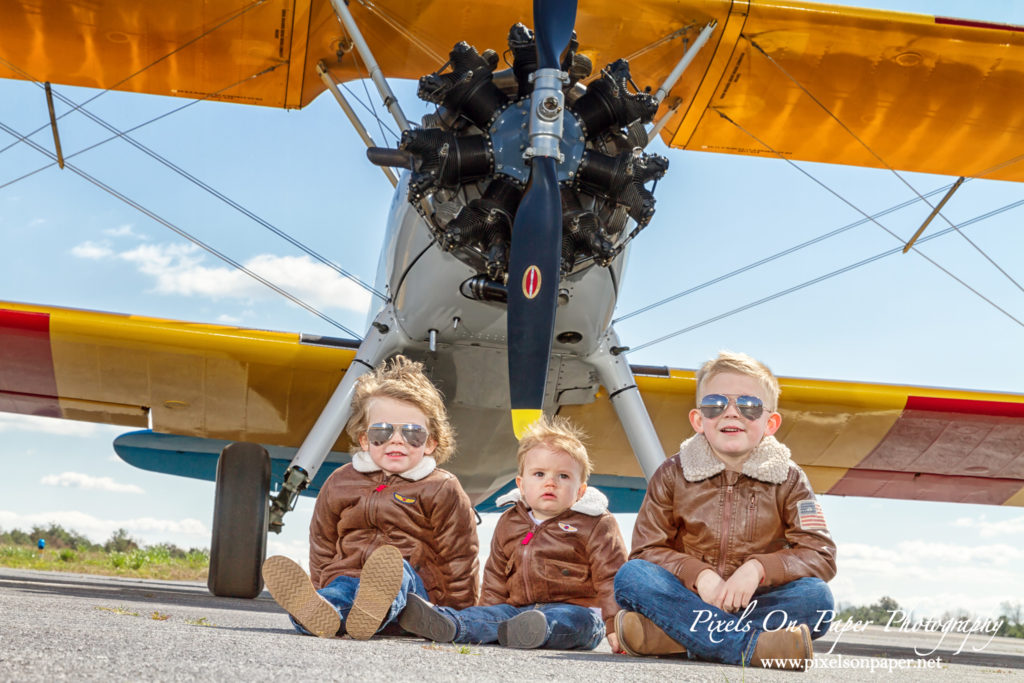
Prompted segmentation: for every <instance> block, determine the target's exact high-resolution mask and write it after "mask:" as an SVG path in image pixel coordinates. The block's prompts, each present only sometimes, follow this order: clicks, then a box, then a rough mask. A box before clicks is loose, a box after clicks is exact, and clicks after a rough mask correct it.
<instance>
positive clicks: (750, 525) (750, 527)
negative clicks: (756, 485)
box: [747, 492, 755, 541]
mask: <svg viewBox="0 0 1024 683" xmlns="http://www.w3.org/2000/svg"><path fill="white" fill-rule="evenodd" d="M754 497H755V496H754V494H753V492H751V494H750V504H749V505H748V506H747V540H748V541H753V540H754Z"/></svg>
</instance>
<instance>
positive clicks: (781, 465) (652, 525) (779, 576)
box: [630, 434, 836, 592]
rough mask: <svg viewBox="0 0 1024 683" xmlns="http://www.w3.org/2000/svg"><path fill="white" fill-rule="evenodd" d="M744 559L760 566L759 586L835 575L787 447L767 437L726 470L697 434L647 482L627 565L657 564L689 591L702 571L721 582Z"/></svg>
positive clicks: (816, 510)
mask: <svg viewBox="0 0 1024 683" xmlns="http://www.w3.org/2000/svg"><path fill="white" fill-rule="evenodd" d="M750 558H755V559H757V560H758V561H759V562H760V563H761V564H762V565H763V566H764V570H765V578H764V583H763V584H762V586H761V587H762V588H770V587H772V586H778V585H780V584H784V583H789V582H790V581H794V580H796V579H799V578H802V577H805V576H814V577H817V578H820V579H822V580H824V581H829V580H830V579H832V577H833V576H835V574H836V546H835V543H834V542H833V541H832V537H831V535H830V534H829V532H828V528H827V526H826V524H825V518H824V514H823V513H822V511H821V508H820V506H819V505H818V503H817V501H816V500H815V497H814V492H813V491H812V490H811V487H810V484H809V483H808V481H807V476H806V475H805V474H804V472H803V470H801V469H800V467H799V466H798V465H797V464H796V463H794V462H793V461H792V460H790V458H789V449H788V448H786V447H785V446H784V445H782V444H781V443H779V442H778V441H777V440H776V439H775V438H774V437H766V438H765V439H764V440H763V441H762V442H761V444H760V445H758V447H757V448H756V449H754V452H753V453H752V454H751V456H750V458H749V459H748V460H747V461H746V463H744V465H743V472H742V473H738V472H731V471H727V470H725V465H724V463H722V461H720V460H719V459H718V458H716V457H715V456H714V454H713V453H712V452H711V449H710V446H708V443H707V439H705V438H704V436H703V435H702V434H697V435H696V436H694V437H692V438H690V439H688V440H686V441H684V442H683V444H682V446H681V447H680V452H679V453H677V454H676V455H674V456H672V457H671V458H669V459H668V460H666V461H665V463H664V464H662V465H661V467H659V468H658V470H657V472H655V473H654V476H653V477H651V480H650V482H648V484H647V495H646V497H645V498H644V502H643V505H641V507H640V512H639V514H638V515H637V519H636V526H635V527H634V529H633V552H632V553H631V554H630V559H642V560H647V561H648V562H653V563H654V564H657V565H660V566H662V567H664V568H665V569H668V570H669V571H670V572H672V573H673V574H674V575H675V576H676V577H677V578H678V579H679V580H680V581H681V582H682V583H683V585H685V586H686V587H687V588H689V589H690V590H692V591H694V592H696V587H695V583H696V580H697V575H698V574H700V573H701V572H702V571H704V570H705V569H712V570H714V571H715V572H717V573H718V574H719V575H720V576H721V577H722V578H728V577H729V576H730V575H731V574H732V573H733V572H734V571H736V569H738V568H739V566H740V565H741V564H743V563H744V562H746V561H747V560H748V559H750Z"/></svg>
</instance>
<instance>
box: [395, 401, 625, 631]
mask: <svg viewBox="0 0 1024 683" xmlns="http://www.w3.org/2000/svg"><path fill="white" fill-rule="evenodd" d="M580 437H581V433H580V431H579V430H578V429H576V428H575V427H573V426H572V425H571V424H570V423H569V421H568V420H565V419H563V418H555V419H553V420H549V419H547V418H542V419H541V420H538V421H537V422H536V423H534V424H533V425H532V426H531V427H530V428H529V429H527V431H526V433H525V434H524V435H523V438H522V440H521V441H520V442H519V455H518V457H519V476H517V477H516V486H517V487H518V488H517V489H516V490H513V491H512V492H511V493H509V494H506V495H505V496H502V497H501V498H499V499H498V503H499V505H500V504H503V503H514V505H513V507H512V508H511V509H509V510H508V511H506V512H505V513H504V514H502V516H501V518H500V519H499V520H498V525H497V527H496V528H495V530H494V537H493V540H492V542H491V554H490V557H488V559H487V564H486V565H485V568H484V581H483V589H482V592H481V598H480V605H479V606H476V607H470V608H468V609H462V610H459V609H452V608H451V607H444V606H433V605H431V604H430V603H428V602H426V601H424V600H421V599H419V598H418V597H417V596H414V595H410V596H409V604H408V607H407V608H406V610H405V611H404V612H403V613H402V615H401V616H400V617H399V624H401V626H402V627H403V628H404V629H406V630H407V631H411V632H412V633H416V634H419V635H421V636H423V637H425V638H429V639H431V640H435V641H440V642H453V641H454V642H457V643H493V642H495V641H497V642H498V643H501V644H502V645H505V646H507V647H517V648H538V647H544V648H550V649H559V650H570V649H585V650H592V649H594V648H595V647H597V645H598V643H600V642H601V640H602V638H603V637H604V636H605V632H606V626H607V627H608V631H607V632H608V640H609V643H610V644H611V645H612V647H613V649H618V642H617V641H616V639H615V634H614V632H613V631H612V628H611V626H612V623H613V621H614V617H615V613H616V611H617V610H618V606H617V605H616V604H615V597H614V586H613V580H614V577H615V572H616V571H617V570H618V568H619V567H620V566H621V565H622V563H623V562H625V560H626V544H625V542H624V541H623V539H622V534H621V532H620V531H619V526H618V524H617V523H616V521H615V518H614V517H613V516H612V515H611V514H610V513H609V512H608V499H607V498H606V497H605V496H604V494H602V493H600V492H599V491H598V490H597V489H594V488H588V487H587V483H586V481H587V477H588V476H589V474H590V470H591V464H590V458H589V457H588V455H587V451H586V448H585V447H584V446H583V443H582V441H581V438H580Z"/></svg>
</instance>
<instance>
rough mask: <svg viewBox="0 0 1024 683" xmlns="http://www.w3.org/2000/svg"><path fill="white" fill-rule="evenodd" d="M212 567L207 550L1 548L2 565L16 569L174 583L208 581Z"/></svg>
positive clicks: (159, 548) (160, 548)
mask: <svg viewBox="0 0 1024 683" xmlns="http://www.w3.org/2000/svg"><path fill="white" fill-rule="evenodd" d="M178 555H180V556H178ZM209 564H210V558H209V555H208V554H207V553H206V552H205V551H202V550H193V551H190V552H188V553H172V552H171V551H170V550H168V548H166V547H165V546H153V547H150V548H135V549H133V550H129V551H127V552H107V551H105V550H102V549H95V550H82V549H78V550H73V549H71V548H60V549H54V550H38V549H36V548H34V547H31V546H20V545H2V546H0V566H4V567H12V568H14V569H40V570H44V571H51V572H74V573H77V574H101V575H104V576H126V577H132V578H139V579H164V580H170V581H205V580H206V577H207V574H208V570H209Z"/></svg>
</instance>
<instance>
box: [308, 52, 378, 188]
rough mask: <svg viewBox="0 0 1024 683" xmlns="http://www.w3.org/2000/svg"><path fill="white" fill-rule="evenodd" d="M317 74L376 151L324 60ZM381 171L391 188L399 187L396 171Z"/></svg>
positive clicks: (362, 136) (367, 144)
mask: <svg viewBox="0 0 1024 683" xmlns="http://www.w3.org/2000/svg"><path fill="white" fill-rule="evenodd" d="M316 73H317V75H319V76H320V80H322V81H323V82H324V84H325V85H326V86H327V89H328V90H330V91H331V94H332V95H334V99H336V100H337V101H338V104H339V105H341V110H342V111H343V112H345V116H347V117H348V120H349V122H350V123H351V124H352V127H353V128H355V129H356V133H358V134H359V137H360V138H361V139H362V141H363V144H365V145H366V147H367V149H374V147H375V146H374V144H373V138H372V137H370V133H369V131H367V130H366V126H364V125H363V122H362V121H360V120H359V117H358V116H356V112H355V110H354V109H352V105H351V104H349V103H348V99H346V98H345V95H344V94H342V92H341V90H340V89H339V88H338V82H337V81H336V80H334V76H332V75H331V72H330V71H328V70H327V66H326V65H325V64H324V63H323V61H322V60H321V61H320V62H317V65H316ZM380 170H381V171H383V172H384V177H386V178H387V179H388V182H389V183H391V187H398V176H396V175H395V172H394V171H392V170H391V169H390V168H389V167H388V166H381V167H380Z"/></svg>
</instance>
